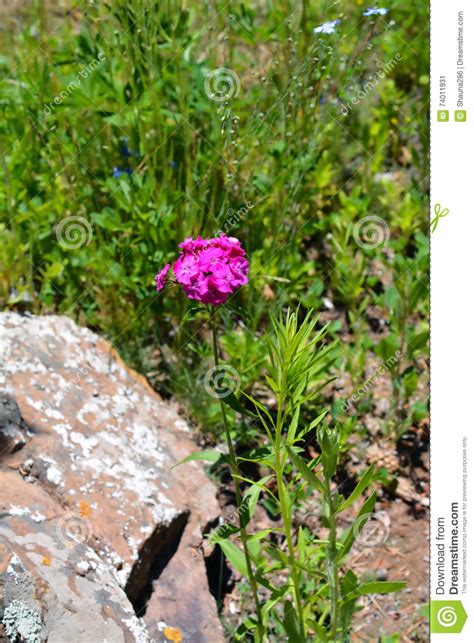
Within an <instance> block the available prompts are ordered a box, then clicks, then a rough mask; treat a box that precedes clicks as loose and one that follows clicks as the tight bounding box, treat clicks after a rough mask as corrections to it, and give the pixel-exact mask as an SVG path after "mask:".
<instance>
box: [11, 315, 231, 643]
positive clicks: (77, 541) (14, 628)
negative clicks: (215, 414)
mask: <svg viewBox="0 0 474 643" xmlns="http://www.w3.org/2000/svg"><path fill="white" fill-rule="evenodd" d="M0 365H1V370H0V516H1V521H0V621H1V620H2V618H3V624H4V628H5V630H6V632H7V634H8V635H9V636H10V638H12V640H15V636H18V638H19V640H25V641H32V642H33V641H42V640H46V639H47V640H48V641H49V642H55V641H57V642H58V643H59V642H60V641H61V642H64V641H78V642H79V643H82V642H84V643H86V642H87V643H93V642H95V641H97V642H98V643H99V642H102V641H108V642H110V643H120V642H121V641H127V642H128V641H140V642H141V641H154V642H156V643H157V642H158V641H169V640H175V641H180V640H189V641H193V642H196V643H200V642H201V641H202V642H204V641H213V642H214V641H216V642H218V641H222V640H223V637H222V630H221V627H220V623H219V619H218V617H217V612H216V606H215V602H214V600H213V598H212V596H211V595H210V593H209V590H208V585H207V577H206V570H205V565H204V560H203V558H202V554H201V551H200V548H199V547H200V544H201V540H202V531H203V529H205V528H206V526H207V525H209V524H210V523H212V522H214V521H215V520H216V518H217V516H218V513H219V509H218V505H217V501H216V497H215V489H214V487H213V485H212V484H211V482H210V481H209V480H208V478H207V477H206V475H205V473H204V471H203V469H202V466H201V465H200V464H199V463H197V462H189V463H186V464H184V465H180V466H179V467H177V468H174V469H173V468H172V467H173V465H175V464H176V463H177V462H179V461H180V460H182V459H183V458H184V457H186V456H187V455H189V453H191V452H192V451H194V450H195V446H194V444H193V442H192V440H191V435H190V432H189V429H188V427H187V425H186V423H185V422H184V421H183V420H182V418H180V417H179V415H178V414H177V412H176V410H175V409H174V408H173V407H172V406H171V405H170V404H169V403H166V402H164V401H163V400H161V399H160V398H159V397H158V395H157V394H156V393H155V392H154V391H153V390H152V389H151V388H150V386H149V385H148V384H147V382H146V380H144V379H143V378H141V377H140V376H139V375H137V374H136V373H134V372H133V371H131V370H130V369H128V368H127V367H126V366H125V364H124V363H123V362H122V360H121V359H120V358H119V357H118V355H117V354H116V353H115V352H114V351H113V349H111V347H110V345H109V344H108V343H107V342H105V341H104V340H103V339H101V338H100V337H98V336H97V335H96V334H94V333H92V332H91V331H90V330H88V329H86V328H81V327H79V326H77V325H76V324H74V322H73V321H71V320H70V319H68V318H66V317H57V316H46V317H30V316H21V315H18V314H16V313H3V314H0ZM2 612H3V614H2Z"/></svg>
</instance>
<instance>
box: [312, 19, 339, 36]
mask: <svg viewBox="0 0 474 643" xmlns="http://www.w3.org/2000/svg"><path fill="white" fill-rule="evenodd" d="M340 22H341V21H340V20H330V21H329V22H323V24H322V25H320V26H319V27H316V28H315V29H314V33H334V32H335V31H336V25H338V24H339V23H340Z"/></svg>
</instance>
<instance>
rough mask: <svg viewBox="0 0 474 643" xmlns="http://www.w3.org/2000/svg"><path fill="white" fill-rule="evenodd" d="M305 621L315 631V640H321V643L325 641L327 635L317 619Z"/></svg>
mask: <svg viewBox="0 0 474 643" xmlns="http://www.w3.org/2000/svg"><path fill="white" fill-rule="evenodd" d="M307 623H308V625H309V626H310V628H311V629H312V630H314V631H315V633H316V635H317V637H318V638H317V639H315V640H317V641H322V642H323V643H326V641H327V640H328V635H327V633H326V630H325V629H324V627H323V626H322V625H320V624H319V623H318V622H317V621H314V620H313V619H308V620H307Z"/></svg>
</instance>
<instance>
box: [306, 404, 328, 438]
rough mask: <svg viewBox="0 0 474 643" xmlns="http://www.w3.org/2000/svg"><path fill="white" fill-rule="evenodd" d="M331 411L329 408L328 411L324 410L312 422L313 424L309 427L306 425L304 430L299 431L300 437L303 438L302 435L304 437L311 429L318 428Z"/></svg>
mask: <svg viewBox="0 0 474 643" xmlns="http://www.w3.org/2000/svg"><path fill="white" fill-rule="evenodd" d="M328 413H329V409H328V410H326V411H323V412H322V413H321V415H318V417H317V418H316V419H315V420H313V421H312V422H311V424H310V425H309V426H307V427H305V428H304V429H303V430H302V431H300V432H299V433H298V439H299V440H301V438H302V437H304V436H305V435H306V434H307V433H309V431H311V430H312V429H316V428H317V427H318V426H319V424H320V423H321V421H322V420H324V418H325V417H326V415H327V414H328Z"/></svg>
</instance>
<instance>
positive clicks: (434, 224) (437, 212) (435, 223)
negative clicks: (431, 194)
mask: <svg viewBox="0 0 474 643" xmlns="http://www.w3.org/2000/svg"><path fill="white" fill-rule="evenodd" d="M434 213H435V215H436V216H435V217H434V218H433V219H432V220H431V222H430V228H431V234H433V232H434V231H435V230H436V228H437V227H438V221H439V220H440V219H442V218H443V217H446V216H447V215H448V214H449V210H448V208H444V209H443V210H441V204H440V203H436V204H435V207H434Z"/></svg>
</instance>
